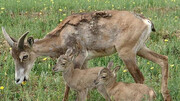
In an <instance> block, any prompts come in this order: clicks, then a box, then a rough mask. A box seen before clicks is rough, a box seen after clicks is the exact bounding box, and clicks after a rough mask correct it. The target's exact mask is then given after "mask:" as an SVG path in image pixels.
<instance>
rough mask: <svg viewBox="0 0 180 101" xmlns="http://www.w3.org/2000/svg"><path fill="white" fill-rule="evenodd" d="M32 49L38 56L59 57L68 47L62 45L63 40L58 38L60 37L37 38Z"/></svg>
mask: <svg viewBox="0 0 180 101" xmlns="http://www.w3.org/2000/svg"><path fill="white" fill-rule="evenodd" d="M32 49H33V51H34V52H35V54H37V56H50V57H59V56H60V55H61V54H64V53H65V51H66V49H65V48H63V46H62V45H61V40H58V37H51V38H43V39H40V40H36V41H35V42H34V44H33V48H32Z"/></svg>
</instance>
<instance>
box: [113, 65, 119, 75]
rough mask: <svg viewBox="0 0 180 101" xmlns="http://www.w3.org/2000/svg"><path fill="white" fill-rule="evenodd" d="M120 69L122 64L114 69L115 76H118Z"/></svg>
mask: <svg viewBox="0 0 180 101" xmlns="http://www.w3.org/2000/svg"><path fill="white" fill-rule="evenodd" d="M119 69H120V66H117V67H115V68H114V69H113V71H112V72H113V74H114V76H116V73H117V72H118V71H119Z"/></svg>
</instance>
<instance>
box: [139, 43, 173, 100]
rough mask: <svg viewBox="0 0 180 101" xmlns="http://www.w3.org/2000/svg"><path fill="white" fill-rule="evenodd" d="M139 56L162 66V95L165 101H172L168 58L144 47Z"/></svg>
mask: <svg viewBox="0 0 180 101" xmlns="http://www.w3.org/2000/svg"><path fill="white" fill-rule="evenodd" d="M137 55H138V56H140V57H143V58H145V59H148V60H150V61H152V62H154V63H157V64H159V65H160V66H161V70H162V82H161V93H162V95H163V98H164V101H171V97H170V94H169V91H168V57H167V56H164V55H160V54H157V53H155V52H153V51H151V50H150V49H148V48H147V47H146V46H144V47H143V48H142V49H141V50H139V51H138V53H137Z"/></svg>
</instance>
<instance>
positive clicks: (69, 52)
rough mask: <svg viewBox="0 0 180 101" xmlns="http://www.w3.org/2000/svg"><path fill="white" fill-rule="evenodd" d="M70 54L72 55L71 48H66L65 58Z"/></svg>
mask: <svg viewBox="0 0 180 101" xmlns="http://www.w3.org/2000/svg"><path fill="white" fill-rule="evenodd" d="M72 53H73V49H72V48H68V49H67V51H66V53H65V55H66V56H71V55H72Z"/></svg>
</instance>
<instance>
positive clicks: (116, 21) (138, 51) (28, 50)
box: [2, 10, 171, 101]
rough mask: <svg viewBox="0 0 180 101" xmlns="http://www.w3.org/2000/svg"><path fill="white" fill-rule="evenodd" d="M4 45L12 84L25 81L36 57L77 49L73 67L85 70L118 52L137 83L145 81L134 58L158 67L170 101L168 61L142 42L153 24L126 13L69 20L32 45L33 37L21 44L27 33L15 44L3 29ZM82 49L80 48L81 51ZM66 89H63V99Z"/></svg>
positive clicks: (165, 98)
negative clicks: (12, 74)
mask: <svg viewBox="0 0 180 101" xmlns="http://www.w3.org/2000/svg"><path fill="white" fill-rule="evenodd" d="M2 31H3V34H4V36H5V39H6V41H7V42H8V43H9V45H10V46H11V47H12V53H11V54H12V56H13V58H14V62H15V82H16V83H17V84H20V83H21V82H22V81H23V80H26V79H28V73H29V71H30V70H31V68H32V66H33V64H34V61H35V60H36V58H37V57H38V56H50V57H59V56H60V55H61V54H64V53H65V51H66V50H67V48H68V47H74V46H76V47H77V48H76V49H77V51H78V52H79V55H78V56H77V57H76V59H75V61H76V64H75V67H81V68H84V67H86V64H87V62H88V60H90V59H93V58H96V57H100V56H106V55H110V54H113V53H115V52H118V55H119V57H120V58H121V59H122V60H123V61H124V63H125V65H126V67H127V69H128V70H129V72H130V73H131V75H132V77H133V78H134V80H135V82H136V83H143V82H144V77H143V75H142V73H141V71H140V70H139V68H138V66H137V64H136V55H138V56H140V57H143V58H145V59H148V60H151V61H153V62H155V63H157V64H159V65H160V66H161V68H162V82H161V92H162V95H163V98H164V100H166V101H171V97H170V94H169V91H168V57H167V56H164V55H160V54H158V53H155V52H153V51H152V50H150V49H149V48H147V47H146V45H145V41H146V40H147V38H148V37H149V35H150V33H151V31H155V28H154V26H153V24H152V22H151V21H150V20H148V19H146V18H145V17H143V16H141V15H138V14H135V13H132V12H128V11H116V10H108V11H97V12H90V13H83V14H74V15H71V16H68V17H67V18H66V19H65V20H64V21H62V22H61V23H60V24H59V25H58V26H57V27H56V28H55V29H54V30H53V31H51V32H50V33H49V34H48V35H46V37H44V38H43V39H40V40H36V41H34V39H33V38H32V37H30V38H28V39H27V42H25V43H24V40H25V37H26V36H27V33H25V34H24V35H22V37H20V39H19V40H18V41H16V40H15V39H14V38H12V37H10V36H9V35H8V34H7V33H6V31H5V29H4V28H2ZM80 46H82V47H80ZM68 92H69V87H68V86H66V93H65V98H67V96H68Z"/></svg>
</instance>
